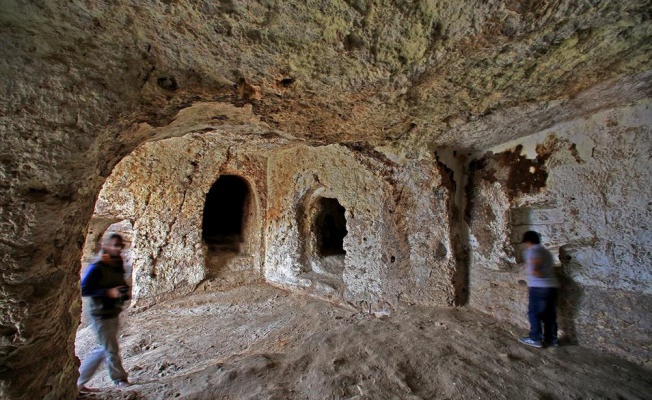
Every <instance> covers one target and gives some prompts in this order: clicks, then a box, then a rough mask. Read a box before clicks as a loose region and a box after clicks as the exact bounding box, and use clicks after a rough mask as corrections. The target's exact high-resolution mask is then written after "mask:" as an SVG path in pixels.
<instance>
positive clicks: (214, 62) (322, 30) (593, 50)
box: [0, 0, 652, 150]
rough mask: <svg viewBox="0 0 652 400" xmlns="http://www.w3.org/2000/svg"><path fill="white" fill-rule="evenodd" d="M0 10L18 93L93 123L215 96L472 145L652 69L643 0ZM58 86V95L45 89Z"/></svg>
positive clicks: (3, 6)
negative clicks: (51, 104) (51, 96)
mask: <svg viewBox="0 0 652 400" xmlns="http://www.w3.org/2000/svg"><path fill="white" fill-rule="evenodd" d="M0 10H1V12H0V29H1V33H2V35H1V36H2V39H0V40H1V44H2V47H3V48H4V50H3V52H4V53H5V55H6V57H4V61H0V63H2V68H3V70H4V72H3V74H5V75H6V76H11V77H12V80H15V81H16V82H17V83H14V86H13V87H12V86H9V89H10V90H11V89H14V91H15V94H12V96H15V98H14V99H13V100H14V103H16V104H18V105H17V107H18V106H20V107H23V106H24V107H29V106H30V104H29V103H31V106H32V107H38V104H40V103H39V102H43V103H48V102H50V103H56V107H58V108H57V109H53V110H51V111H52V112H57V110H60V112H62V113H64V114H66V113H71V112H73V111H70V110H71V109H72V110H75V111H74V112H73V114H74V115H73V117H71V118H73V119H75V121H74V123H75V124H76V126H77V127H78V128H79V130H80V131H86V132H91V131H92V132H94V133H97V132H100V131H102V130H106V129H109V128H110V129H113V130H114V131H115V130H117V129H126V127H128V126H129V125H130V124H134V123H141V122H146V123H148V124H150V125H153V126H161V125H166V124H167V123H169V122H170V121H171V120H172V119H173V118H174V115H175V114H176V112H178V110H180V109H181V108H184V107H186V106H188V105H190V104H192V103H193V102H197V101H219V102H227V103H231V104H234V105H236V106H250V107H252V111H253V113H255V114H256V115H257V116H258V117H259V118H260V120H261V121H263V122H265V123H266V124H268V126H269V127H270V129H271V130H278V131H283V132H286V133H288V134H291V135H293V136H295V137H297V138H302V139H306V140H309V141H313V142H316V143H335V142H359V141H364V142H368V143H370V144H371V145H375V146H378V145H396V146H403V147H404V148H413V149H417V148H427V147H433V146H441V147H446V146H450V147H454V148H462V149H470V150H478V149H482V148H486V147H487V146H491V145H495V144H498V143H502V142H505V141H508V140H512V139H514V138H516V137H519V136H524V135H527V134H531V133H534V132H536V131H537V130H540V129H543V128H546V127H548V126H551V125H552V124H554V123H556V122H559V121H563V120H565V119H569V118H575V117H578V116H582V115H585V114H587V113H590V112H593V111H595V110H597V109H600V108H604V107H609V106H614V105H618V104H622V103H624V102H630V101H636V100H638V99H640V98H643V97H646V96H649V94H650V92H651V90H650V87H651V85H652V84H651V83H650V82H651V80H652V79H651V77H650V73H649V72H648V71H649V70H650V67H651V65H652V62H651V61H650V59H651V57H650V56H651V55H652V40H651V38H652V24H651V23H650V16H651V15H652V7H651V2H650V1H618V0H615V1H590V0H586V1H567V0H522V1H519V0H511V1H510V0H508V1H496V0H484V1H457V0H455V1H453V0H450V1H438V0H431V1H382V0H379V1H369V0H347V1H343V0H334V1H327V0H322V1H317V0H307V1H272V0H270V1H264V0H259V1H254V0H242V1H239V0H222V1H183V0H179V1H175V0H167V1H147V2H143V1H135V0H134V1H119V2H109V1H106V2H104V1H81V0H72V1H59V2H56V1H34V2H25V1H8V0H3V1H2V2H0ZM21 85H23V86H21ZM28 87H29V88H28ZM55 91H56V92H61V93H65V94H60V95H56V96H54V99H52V98H50V99H44V98H43V97H44V96H47V95H48V93H52V92H55ZM23 103H25V104H23ZM44 107H45V106H44ZM110 129H109V130H110Z"/></svg>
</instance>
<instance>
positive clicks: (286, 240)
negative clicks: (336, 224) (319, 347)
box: [265, 145, 455, 306]
mask: <svg viewBox="0 0 652 400" xmlns="http://www.w3.org/2000/svg"><path fill="white" fill-rule="evenodd" d="M268 184H269V203H268V212H267V227H266V240H267V244H266V247H267V254H266V257H265V278H266V279H267V280H268V281H269V282H271V283H273V284H276V285H280V286H285V287H289V288H293V289H302V290H306V291H308V292H311V293H314V294H317V295H321V296H324V297H329V298H332V299H334V300H340V301H341V300H344V301H348V302H350V303H353V304H355V305H356V306H360V305H362V306H364V305H365V304H368V305H369V306H373V304H378V303H379V302H383V301H386V302H389V303H390V304H391V303H393V302H395V301H396V300H397V299H401V300H406V301H415V302H421V303H427V304H440V305H445V304H451V303H452V302H453V298H454V297H455V295H454V293H453V292H454V290H453V285H452V283H451V280H452V278H451V276H452V273H453V270H454V261H453V257H452V252H451V251H450V248H451V242H450V221H449V218H448V212H449V209H450V197H451V194H450V191H449V189H448V188H447V187H446V186H445V185H444V184H443V180H442V176H441V175H440V171H439V169H438V167H437V165H436V164H435V163H433V162H426V161H414V162H411V163H407V164H405V165H398V164H395V163H393V162H391V161H389V160H388V159H387V158H386V157H385V156H383V155H382V154H380V153H378V152H376V151H374V150H370V149H365V148H358V149H351V148H348V147H344V146H338V145H332V146H324V147H308V146H297V147H293V148H290V149H287V150H284V151H281V152H278V153H276V154H274V155H273V156H272V157H270V160H269V180H268ZM319 198H331V199H337V201H338V202H339V204H340V205H342V206H343V207H344V209H345V210H346V211H345V217H346V229H347V231H348V233H347V235H346V236H345V237H344V242H343V248H344V250H345V251H346V255H345V256H343V259H341V260H338V259H337V258H329V257H320V256H319V255H318V254H317V253H316V252H315V251H314V249H313V248H312V246H313V244H312V243H314V241H313V239H312V237H311V236H312V235H315V232H314V231H313V229H314V224H312V221H311V218H312V217H311V216H312V215H313V211H311V207H313V205H314V204H315V202H316V201H318V199H319ZM338 262H341V263H342V265H341V266H340V267H339V268H338V267H337V265H335V266H331V267H333V268H330V269H329V265H326V264H329V263H334V264H336V263H338Z"/></svg>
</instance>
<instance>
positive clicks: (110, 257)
mask: <svg viewBox="0 0 652 400" xmlns="http://www.w3.org/2000/svg"><path fill="white" fill-rule="evenodd" d="M123 247H124V244H123V241H122V237H121V236H120V235H118V234H112V235H111V236H110V237H109V238H108V239H106V240H105V241H104V243H103V244H102V250H101V251H100V259H99V260H98V261H97V262H95V263H93V264H91V266H90V267H89V269H88V272H87V273H86V275H85V276H84V278H83V279H82V282H81V292H82V296H88V297H90V298H91V299H90V314H91V317H92V320H93V321H92V323H93V328H94V330H95V333H96V334H97V338H98V341H99V344H100V346H99V347H97V348H95V349H94V350H93V351H92V353H91V354H90V355H89V356H88V357H87V358H86V359H85V360H84V361H83V362H82V364H81V367H80V368H79V379H78V380H77V387H78V388H79V390H80V391H89V392H90V391H97V389H94V388H87V387H86V386H85V385H86V383H87V382H88V381H89V380H90V379H91V378H92V377H93V374H95V371H97V368H98V367H99V366H100V364H101V363H102V361H105V362H106V364H107V367H108V371H109V376H110V377H111V380H112V381H113V383H115V384H116V385H118V386H127V385H129V381H128V380H127V372H126V371H125V370H124V368H123V367H122V360H121V359H120V349H119V347H118V325H119V320H118V315H119V314H120V312H121V311H122V303H123V302H124V300H127V299H128V298H129V297H128V295H127V293H128V290H129V287H128V286H127V282H126V281H125V278H124V274H125V270H124V266H123V262H122V257H120V253H121V252H122V248H123Z"/></svg>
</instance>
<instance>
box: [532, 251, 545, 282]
mask: <svg viewBox="0 0 652 400" xmlns="http://www.w3.org/2000/svg"><path fill="white" fill-rule="evenodd" d="M530 262H531V263H532V275H534V276H536V277H537V278H543V272H542V271H541V264H543V260H542V259H541V257H540V256H539V255H538V254H537V255H534V256H533V257H532V258H531V259H530Z"/></svg>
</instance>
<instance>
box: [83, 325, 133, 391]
mask: <svg viewBox="0 0 652 400" xmlns="http://www.w3.org/2000/svg"><path fill="white" fill-rule="evenodd" d="M119 322H120V321H119V319H118V318H117V317H116V318H107V319H101V318H99V317H96V316H93V328H94V329H95V332H96V333H97V339H98V340H99V342H100V346H99V347H97V348H95V349H94V350H93V351H92V352H91V354H89V355H88V356H87V357H86V359H85V360H84V361H83V362H82V364H81V366H80V367H79V379H78V380H77V386H79V387H82V386H84V385H85V384H86V383H87V382H88V381H90V380H91V378H92V377H93V374H95V371H97V368H98V367H99V366H100V364H102V361H106V366H107V368H108V370H109V377H110V378H111V380H112V381H113V382H114V383H117V382H120V381H126V380H127V372H126V371H125V369H124V368H123V367H122V360H121V359H120V348H119V347H118V326H119Z"/></svg>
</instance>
